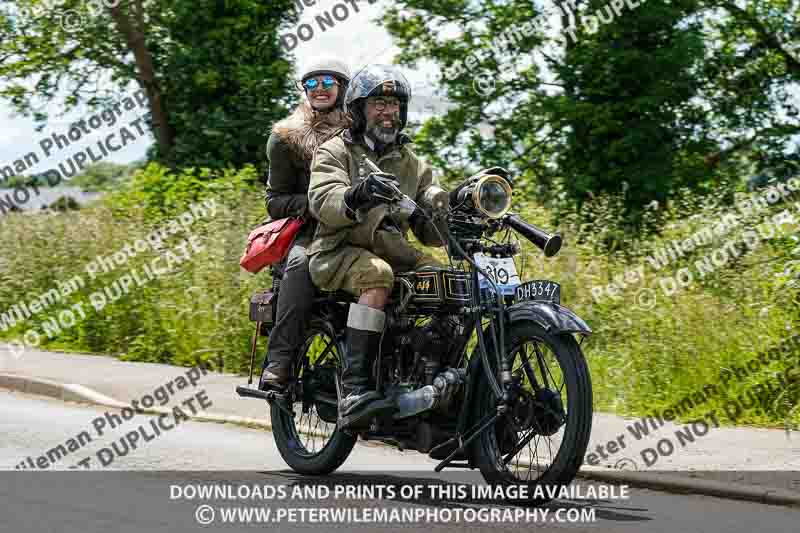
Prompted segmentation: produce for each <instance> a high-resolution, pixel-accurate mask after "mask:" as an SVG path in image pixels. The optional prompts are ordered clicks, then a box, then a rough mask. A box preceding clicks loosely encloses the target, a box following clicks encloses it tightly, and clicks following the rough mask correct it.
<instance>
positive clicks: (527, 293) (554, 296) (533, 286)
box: [516, 279, 561, 304]
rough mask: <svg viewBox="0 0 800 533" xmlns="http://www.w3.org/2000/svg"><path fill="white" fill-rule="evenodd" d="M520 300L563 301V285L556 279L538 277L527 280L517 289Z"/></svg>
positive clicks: (518, 299)
mask: <svg viewBox="0 0 800 533" xmlns="http://www.w3.org/2000/svg"><path fill="white" fill-rule="evenodd" d="M516 297H517V301H518V302H522V301H525V300H534V301H537V302H553V303H557V304H560V303H561V285H559V284H558V283H556V282H555V281H549V280H546V279H537V280H534V281H526V282H525V283H523V284H522V285H520V286H519V287H517V289H516Z"/></svg>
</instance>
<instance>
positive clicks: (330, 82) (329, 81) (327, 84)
mask: <svg viewBox="0 0 800 533" xmlns="http://www.w3.org/2000/svg"><path fill="white" fill-rule="evenodd" d="M321 85H322V88H323V89H325V90H326V91H330V90H331V89H333V86H334V85H339V82H338V81H336V78H334V77H333V76H323V77H322V84H321ZM319 86H320V82H319V81H318V80H317V78H309V79H307V80H306V81H304V82H303V87H305V89H306V91H313V90H314V89H317V88H318V87H319Z"/></svg>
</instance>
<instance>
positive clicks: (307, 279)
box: [264, 245, 315, 368]
mask: <svg viewBox="0 0 800 533" xmlns="http://www.w3.org/2000/svg"><path fill="white" fill-rule="evenodd" d="M285 267H286V268H285V270H284V273H283V278H282V279H281V285H280V289H279V291H278V309H277V311H276V313H275V326H274V327H273V328H272V333H271V334H270V336H269V346H268V348H267V356H266V358H265V360H264V366H266V364H267V362H273V361H274V362H277V363H279V364H280V365H281V366H282V367H283V366H284V365H286V366H287V367H288V366H289V365H291V367H292V368H293V367H294V363H296V361H297V350H299V349H300V344H301V343H302V342H303V340H304V334H305V331H306V328H308V324H309V321H310V319H311V311H312V308H313V305H314V295H315V290H314V284H313V283H312V282H311V275H310V274H309V272H308V257H307V256H306V249H305V247H303V246H300V245H294V246H293V247H292V249H291V250H290V251H289V257H288V258H287V260H286V263H285Z"/></svg>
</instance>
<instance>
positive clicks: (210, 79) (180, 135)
mask: <svg viewBox="0 0 800 533" xmlns="http://www.w3.org/2000/svg"><path fill="white" fill-rule="evenodd" d="M294 13H295V11H294V8H293V2H292V0H275V1H271V2H266V3H265V2H261V1H258V0H225V1H219V0H169V1H167V0H88V1H87V0H47V1H44V0H15V1H14V2H9V1H3V0H0V80H2V81H3V82H4V87H3V88H2V89H0V97H4V98H6V99H7V100H9V101H10V102H11V103H12V104H13V105H14V107H15V108H16V109H17V110H18V111H19V112H21V113H23V114H26V115H29V116H32V117H33V118H34V119H35V120H36V121H37V122H38V123H39V124H40V125H41V126H44V125H45V124H46V122H47V119H48V113H46V112H43V109H42V108H43V104H46V103H48V102H51V101H53V100H58V99H60V98H62V97H64V94H65V93H66V96H65V97H64V104H65V106H64V110H65V111H69V110H71V109H74V108H75V107H77V106H78V105H80V104H86V105H87V106H89V107H90V108H99V107H102V106H104V105H107V104H109V103H110V102H112V101H114V100H115V99H117V98H119V97H120V95H121V93H122V92H123V91H124V90H125V89H127V88H129V87H130V85H131V84H132V83H135V84H138V85H139V86H140V87H142V88H143V89H144V90H145V91H146V93H147V99H148V105H149V118H150V126H151V130H152V132H153V135H154V137H155V139H156V141H157V142H156V146H155V150H154V155H155V156H156V157H157V158H158V159H160V160H162V161H164V162H167V163H170V164H172V165H183V166H191V165H207V166H224V165H227V164H232V165H236V166H240V165H243V164H245V163H263V161H264V159H265V154H264V146H265V144H266V136H267V133H268V130H269V124H271V123H272V122H273V121H275V120H276V119H278V118H280V117H281V116H283V115H284V114H285V113H286V106H287V104H288V102H287V98H290V97H289V96H288V95H289V94H290V92H291V79H290V78H291V76H290V74H291V65H290V63H289V62H288V61H287V60H286V59H285V58H283V57H282V52H281V48H280V44H279V40H278V27H279V25H280V24H281V23H283V22H284V21H286V20H287V19H291V18H292V17H294V16H295V15H294Z"/></svg>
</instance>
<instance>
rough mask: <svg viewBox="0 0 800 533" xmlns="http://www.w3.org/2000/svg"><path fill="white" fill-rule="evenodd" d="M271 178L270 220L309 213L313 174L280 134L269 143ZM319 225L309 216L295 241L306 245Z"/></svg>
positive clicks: (269, 182) (269, 193)
mask: <svg viewBox="0 0 800 533" xmlns="http://www.w3.org/2000/svg"><path fill="white" fill-rule="evenodd" d="M267 157H268V158H269V177H268V178H267V188H266V193H265V196H266V204H267V213H268V214H269V218H270V219H271V220H278V219H281V218H287V217H294V216H300V215H305V214H307V211H308V185H309V183H310V178H311V172H310V168H309V166H308V165H307V164H304V163H305V162H304V161H302V160H301V159H300V157H299V156H298V155H297V153H296V152H295V151H294V150H292V149H291V147H290V146H289V145H288V143H287V142H286V141H284V140H283V139H281V137H280V135H278V134H277V133H272V134H271V135H270V136H269V141H268V142H267ZM315 226H316V223H315V221H314V220H313V219H312V218H311V217H309V218H308V220H307V222H306V224H305V226H304V227H303V229H302V230H301V231H300V233H299V234H298V236H297V240H296V241H295V242H296V243H297V244H300V245H302V246H307V245H308V244H309V243H310V242H311V238H312V237H313V235H314V230H315Z"/></svg>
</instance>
